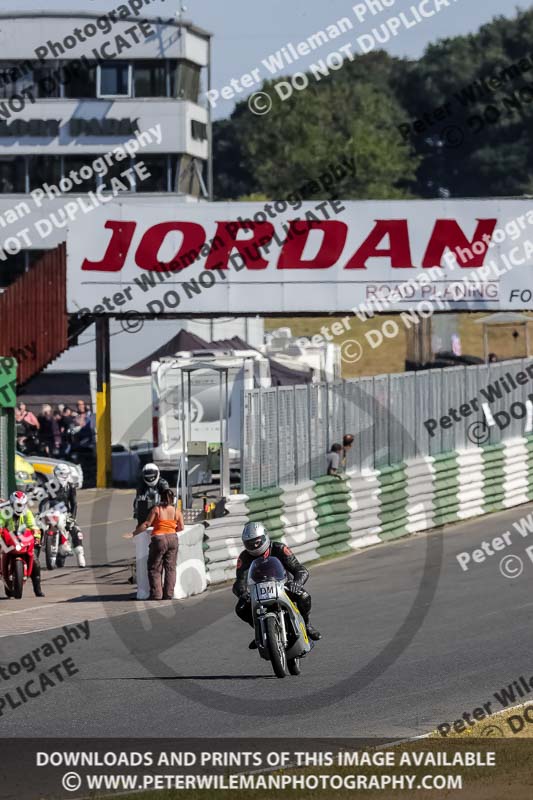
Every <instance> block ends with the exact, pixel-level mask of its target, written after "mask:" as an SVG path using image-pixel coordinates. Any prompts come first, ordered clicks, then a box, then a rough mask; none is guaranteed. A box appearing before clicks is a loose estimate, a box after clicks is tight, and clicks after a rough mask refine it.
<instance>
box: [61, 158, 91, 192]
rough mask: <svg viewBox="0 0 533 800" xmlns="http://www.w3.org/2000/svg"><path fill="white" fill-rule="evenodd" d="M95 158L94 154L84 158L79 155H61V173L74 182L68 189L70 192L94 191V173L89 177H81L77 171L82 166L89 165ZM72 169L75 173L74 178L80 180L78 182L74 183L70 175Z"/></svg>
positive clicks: (74, 181)
mask: <svg viewBox="0 0 533 800" xmlns="http://www.w3.org/2000/svg"><path fill="white" fill-rule="evenodd" d="M95 158H96V156H94V155H88V156H86V157H85V158H82V157H81V156H63V175H64V176H65V178H70V180H71V181H73V183H74V185H73V187H72V189H71V190H70V191H71V194H84V193H85V192H94V190H95V189H96V175H95V174H93V175H92V177H91V178H82V177H81V176H80V174H79V173H80V170H81V168H82V167H85V166H90V165H91V164H92V163H93V161H94V160H95ZM72 171H74V172H75V173H76V179H77V180H78V181H81V182H80V183H79V184H78V183H76V180H75V179H74V178H73V177H72V176H71V175H70V173H71V172H72Z"/></svg>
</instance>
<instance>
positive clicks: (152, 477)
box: [143, 464, 159, 486]
mask: <svg viewBox="0 0 533 800" xmlns="http://www.w3.org/2000/svg"><path fill="white" fill-rule="evenodd" d="M143 478H144V482H145V483H147V484H148V486H155V485H156V483H157V481H158V480H159V467H158V466H156V464H145V465H144V467H143Z"/></svg>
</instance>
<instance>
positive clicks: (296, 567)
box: [233, 542, 311, 628]
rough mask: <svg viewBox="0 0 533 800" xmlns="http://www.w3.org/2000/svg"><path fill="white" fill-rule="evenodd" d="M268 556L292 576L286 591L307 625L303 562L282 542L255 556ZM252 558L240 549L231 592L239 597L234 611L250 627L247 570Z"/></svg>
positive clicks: (308, 598)
mask: <svg viewBox="0 0 533 800" xmlns="http://www.w3.org/2000/svg"><path fill="white" fill-rule="evenodd" d="M269 556H274V557H275V558H278V559H279V560H280V561H281V563H282V564H283V566H284V567H285V571H286V572H288V573H289V576H292V580H291V582H290V583H289V586H290V588H287V589H286V592H287V594H288V595H289V597H290V598H291V600H292V601H293V602H294V603H296V605H297V606H298V610H299V611H300V614H301V615H302V617H303V619H304V622H305V624H306V625H307V623H308V622H309V613H310V611H311V595H310V594H309V593H308V592H306V591H305V590H304V588H303V585H304V583H305V582H306V580H307V579H308V577H309V572H308V571H307V570H306V568H305V567H304V565H303V564H300V562H299V561H298V559H297V558H296V556H295V555H294V553H293V552H292V550H291V549H290V548H289V547H287V545H286V544H283V543H282V542H272V543H271V545H270V547H269V548H268V550H267V551H266V553H263V555H262V556H257V558H268V557H269ZM254 560H255V559H254V557H253V556H252V555H250V553H249V552H248V551H247V550H243V551H242V553H241V554H240V556H239V558H238V561H237V575H236V580H235V583H234V584H233V594H234V595H236V596H237V597H238V598H239V602H238V603H237V605H236V606H235V613H236V614H237V616H238V617H240V619H242V620H243V621H244V622H247V623H248V625H251V626H252V628H253V626H254V622H253V618H252V604H251V602H250V596H249V594H248V570H249V569H250V566H251V564H252V561H254Z"/></svg>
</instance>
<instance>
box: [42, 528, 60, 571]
mask: <svg viewBox="0 0 533 800" xmlns="http://www.w3.org/2000/svg"><path fill="white" fill-rule="evenodd" d="M54 538H55V537H54V536H50V534H48V533H47V534H46V540H45V543H44V557H45V561H46V569H55V566H56V558H57V553H54V552H53V550H54V546H53V541H54Z"/></svg>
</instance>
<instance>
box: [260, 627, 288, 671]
mask: <svg viewBox="0 0 533 800" xmlns="http://www.w3.org/2000/svg"><path fill="white" fill-rule="evenodd" d="M265 627H266V635H267V636H266V638H267V644H268V652H269V653H270V661H271V663H272V668H273V670H274V674H275V676H276V678H284V677H285V675H286V674H287V654H286V653H285V649H284V647H283V645H282V643H281V641H280V636H279V628H278V623H277V622H276V620H275V619H274V617H267V619H266V620H265Z"/></svg>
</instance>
